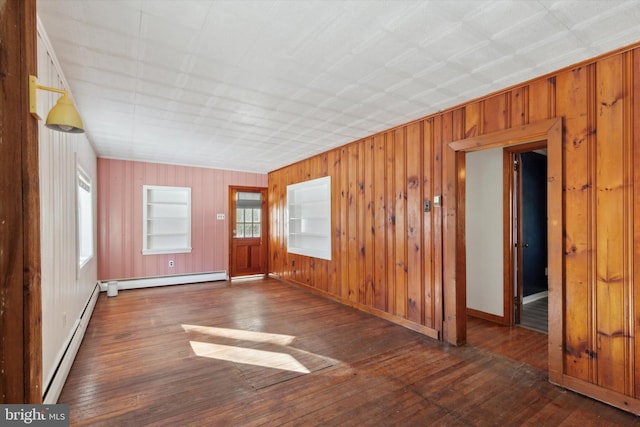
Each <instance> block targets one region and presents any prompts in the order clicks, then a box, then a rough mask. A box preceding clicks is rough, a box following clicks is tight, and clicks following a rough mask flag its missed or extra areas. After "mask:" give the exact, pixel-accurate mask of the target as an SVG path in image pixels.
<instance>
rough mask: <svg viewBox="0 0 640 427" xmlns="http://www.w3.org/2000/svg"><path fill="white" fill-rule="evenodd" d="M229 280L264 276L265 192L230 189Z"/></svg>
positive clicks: (264, 190)
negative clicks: (230, 278) (257, 275)
mask: <svg viewBox="0 0 640 427" xmlns="http://www.w3.org/2000/svg"><path fill="white" fill-rule="evenodd" d="M229 223H230V227H229V276H230V277H232V278H233V277H239V276H250V275H256V274H267V189H266V188H257V187H229Z"/></svg>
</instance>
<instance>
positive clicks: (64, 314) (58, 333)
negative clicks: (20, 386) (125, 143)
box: [37, 21, 98, 402]
mask: <svg viewBox="0 0 640 427" xmlns="http://www.w3.org/2000/svg"><path fill="white" fill-rule="evenodd" d="M37 77H38V80H39V83H40V84H42V85H45V86H52V87H57V88H68V86H67V84H66V82H65V80H64V76H63V75H62V71H61V70H60V67H59V65H58V62H57V60H56V59H55V55H54V53H53V49H52V48H51V46H50V44H49V42H48V40H47V38H46V34H45V32H44V29H43V27H42V25H41V23H40V22H39V21H38V76H37ZM59 96H60V95H58V94H54V93H51V92H47V91H43V90H38V91H37V97H38V111H39V113H40V115H41V116H42V117H43V118H46V114H47V112H48V111H49V109H50V108H51V107H52V106H53V105H54V103H55V102H56V101H57V99H58V98H59ZM80 113H81V114H82V111H80ZM38 130H39V156H40V171H39V172H40V232H41V246H42V250H41V256H42V271H41V274H42V363H43V392H45V391H46V390H47V388H48V387H49V385H50V384H51V383H52V379H53V377H54V373H55V370H56V367H57V366H58V365H59V364H60V362H61V360H62V357H63V355H64V352H65V350H66V348H67V346H68V345H69V343H70V342H71V338H72V336H73V333H74V331H76V329H78V326H79V325H80V324H81V320H80V318H81V315H82V312H83V310H84V308H85V306H86V305H87V303H88V302H89V301H90V299H91V297H92V293H93V291H94V288H95V286H96V282H97V276H98V274H97V271H98V269H97V258H98V257H97V254H96V251H97V245H96V244H95V243H96V235H97V233H96V224H97V218H96V217H95V212H97V203H96V202H97V199H96V194H97V188H98V186H97V171H96V154H95V150H94V149H93V147H92V146H91V144H90V143H89V140H88V138H87V136H86V134H68V133H61V132H54V131H52V130H49V129H47V128H46V127H44V121H40V125H39V129H38ZM76 162H77V164H79V165H81V167H82V169H83V170H84V171H85V172H86V173H87V174H88V175H89V176H90V178H91V180H92V187H93V204H94V257H93V259H91V260H89V261H88V262H87V263H86V264H85V265H84V266H83V268H82V269H78V262H77V253H76V247H77V243H76V241H77V233H76V187H77V182H76V170H77V166H76ZM74 356H75V352H73V354H72V355H71V360H72V359H73V357H74ZM65 359H66V358H65ZM68 366H70V362H68ZM58 376H59V375H57V377H58ZM63 376H64V377H65V378H66V372H65V373H64V375H63ZM56 381H58V383H60V380H59V379H56ZM62 382H64V378H63V379H62ZM59 387H61V384H59ZM58 393H59V391H58ZM55 400H57V395H56V396H54V398H53V401H55ZM51 401H52V400H51V398H49V399H47V402H51Z"/></svg>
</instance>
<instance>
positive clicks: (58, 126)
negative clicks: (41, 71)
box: [29, 76, 84, 133]
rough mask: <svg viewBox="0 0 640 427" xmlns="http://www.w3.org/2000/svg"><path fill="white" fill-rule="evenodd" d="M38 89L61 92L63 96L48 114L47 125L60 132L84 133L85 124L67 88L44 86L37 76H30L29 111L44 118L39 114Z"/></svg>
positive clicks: (37, 116) (38, 117)
mask: <svg viewBox="0 0 640 427" xmlns="http://www.w3.org/2000/svg"><path fill="white" fill-rule="evenodd" d="M36 89H42V90H47V91H49V92H56V93H61V94H62V96H61V97H60V99H58V102H56V105H54V106H53V108H52V109H51V111H49V114H48V115H47V121H46V122H45V126H46V127H48V128H49V129H53V130H57V131H59V132H67V133H83V132H84V125H83V124H82V119H81V118H80V114H79V113H78V110H76V107H75V106H74V105H73V101H71V98H69V94H68V93H67V91H66V90H63V89H56V88H53V87H47V86H42V85H40V84H38V79H37V78H36V77H35V76H29V112H30V113H31V114H32V115H33V116H34V117H35V118H37V119H38V120H42V117H40V116H39V115H38V111H37V110H38V108H37V102H36Z"/></svg>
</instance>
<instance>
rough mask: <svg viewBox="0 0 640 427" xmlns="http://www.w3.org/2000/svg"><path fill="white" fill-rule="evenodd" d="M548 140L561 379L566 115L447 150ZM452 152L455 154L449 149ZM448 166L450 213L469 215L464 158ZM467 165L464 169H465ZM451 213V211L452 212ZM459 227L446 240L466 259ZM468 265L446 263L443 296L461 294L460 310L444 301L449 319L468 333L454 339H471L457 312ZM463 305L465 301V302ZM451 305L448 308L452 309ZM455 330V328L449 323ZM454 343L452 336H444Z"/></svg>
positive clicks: (554, 352)
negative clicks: (563, 132)
mask: <svg viewBox="0 0 640 427" xmlns="http://www.w3.org/2000/svg"><path fill="white" fill-rule="evenodd" d="M543 140H546V141H547V150H548V170H547V191H548V196H547V216H548V242H549V252H548V268H549V380H550V381H551V382H553V383H556V384H562V381H563V358H562V354H563V352H562V349H563V331H564V324H563V322H564V316H563V311H562V307H563V282H562V277H563V262H562V260H563V255H562V245H563V240H562V229H563V220H562V218H563V210H564V208H563V205H562V118H553V119H548V120H542V121H539V122H535V123H530V124H528V125H523V126H518V127H513V128H510V129H507V130H503V131H498V132H492V133H489V134H485V135H480V136H476V137H473V138H466V139H461V140H458V141H453V142H451V143H449V144H448V146H447V147H446V150H447V151H449V152H450V153H451V152H455V153H457V156H456V157H457V158H458V159H463V158H464V155H465V153H466V152H471V151H477V150H484V149H489V148H497V147H511V146H515V145H519V144H525V143H531V142H536V141H543ZM449 155H451V154H449ZM445 167H447V168H452V169H449V170H447V171H444V173H443V179H444V180H445V183H444V187H446V188H448V189H449V191H450V195H449V197H450V198H451V196H454V197H453V198H452V199H453V200H456V206H454V207H453V208H451V209H450V212H451V213H450V215H452V216H454V217H457V216H460V217H462V218H464V209H465V206H464V197H459V194H462V192H460V191H459V190H458V189H459V188H464V185H465V173H464V161H462V162H460V161H459V162H456V163H455V164H451V163H446V162H445ZM461 167H462V169H461ZM448 215H449V214H448ZM457 228H458V230H457V233H456V232H449V233H446V235H445V239H446V245H447V247H449V248H455V249H454V250H453V252H454V253H456V254H457V256H456V258H457V259H464V253H463V252H464V250H465V242H464V224H458V227H457ZM465 274H466V273H465V270H464V268H460V266H459V265H455V264H453V265H452V264H451V263H450V262H449V263H445V265H444V277H445V278H446V279H447V282H446V283H445V286H444V294H445V295H444V298H445V300H447V299H452V298H453V299H456V304H455V311H456V312H451V310H452V308H453V307H454V305H453V304H449V305H446V304H445V313H444V318H445V319H446V320H450V321H451V320H454V321H455V322H457V327H455V328H453V329H457V330H458V331H459V334H460V333H464V336H460V335H458V336H456V337H455V338H456V342H452V343H455V344H460V343H461V342H460V341H461V340H462V341H466V327H465V328H464V329H465V330H464V332H460V326H461V325H463V324H464V323H463V318H464V316H460V315H458V314H459V313H457V311H458V310H460V307H464V306H466V301H465V291H466V289H464V287H465V286H466V285H465V277H464V275H465ZM463 304H464V305H463ZM447 310H449V312H447ZM450 329H451V327H450ZM444 338H445V339H446V340H447V341H449V342H451V340H450V338H451V337H450V336H447V335H445V337H444Z"/></svg>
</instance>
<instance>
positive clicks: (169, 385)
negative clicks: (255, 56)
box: [59, 279, 640, 426]
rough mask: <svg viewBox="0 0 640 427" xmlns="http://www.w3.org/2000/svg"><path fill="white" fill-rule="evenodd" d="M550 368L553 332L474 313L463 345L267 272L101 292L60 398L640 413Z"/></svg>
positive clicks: (215, 410)
mask: <svg viewBox="0 0 640 427" xmlns="http://www.w3.org/2000/svg"><path fill="white" fill-rule="evenodd" d="M542 342H544V344H540V343H542ZM546 379H547V373H546V336H545V335H544V334H540V333H537V332H535V331H530V330H526V329H523V328H506V327H502V326H497V325H492V324H490V323H489V322H484V321H481V320H478V319H471V318H470V319H469V344H468V345H466V346H463V347H453V346H449V345H447V344H444V343H441V342H437V341H435V340H432V339H430V338H427V337H425V336H423V335H420V334H418V333H416V332H413V331H410V330H408V329H405V328H403V327H400V326H397V325H394V324H391V323H389V322H386V321H385V320H382V319H379V318H376V317H373V316H371V315H368V314H366V313H362V312H359V311H356V310H354V309H351V308H348V307H345V306H342V305H339V304H336V303H334V302H332V301H329V300H326V299H324V298H321V297H319V296H316V295H313V294H311V293H308V292H306V291H304V290H301V289H298V288H295V287H292V286H289V285H286V284H284V283H281V282H279V281H277V280H274V279H265V280H250V281H238V282H216V283H204V284H194V285H182V286H170V287H162V288H151V289H140V290H129V291H122V292H120V293H119V295H118V296H117V297H115V298H108V297H107V296H106V295H105V294H104V293H103V294H101V295H100V298H99V301H98V303H97V305H96V308H95V311H94V314H93V317H92V319H91V322H90V324H89V327H88V330H87V334H86V336H85V338H84V341H83V343H82V346H81V348H80V351H79V353H78V356H77V358H76V361H75V363H74V365H73V367H72V369H71V372H70V374H69V378H68V380H67V383H66V385H65V387H64V389H63V391H62V395H61V397H60V399H59V403H68V404H69V405H70V408H71V424H72V425H91V426H96V425H105V426H146V425H153V426H165V425H166V426H187V425H191V426H227V425H229V426H254V425H266V426H275V425H291V426H306V425H327V426H361V425H375V426H426V425H429V426H431V425H433V426H440V425H441V426H485V425H486V426H490V425H496V426H516V425H535V426H544V425H549V426H557V425H563V426H573V425H576V426H578V425H579V426H595V425H597V426H607V425H610V426H612V425H627V426H628V425H640V422H639V421H638V419H637V418H636V417H635V416H633V415H631V414H628V413H625V412H623V411H620V410H617V409H615V408H612V407H609V406H607V405H604V404H602V403H599V402H596V401H594V400H591V399H588V398H585V397H582V396H579V395H577V394H575V393H572V392H569V391H565V390H563V389H561V388H559V387H556V386H553V385H551V384H550V383H548V382H547V380H546Z"/></svg>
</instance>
